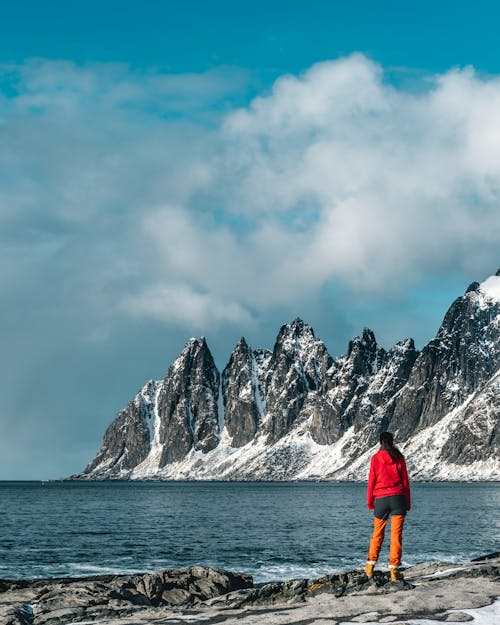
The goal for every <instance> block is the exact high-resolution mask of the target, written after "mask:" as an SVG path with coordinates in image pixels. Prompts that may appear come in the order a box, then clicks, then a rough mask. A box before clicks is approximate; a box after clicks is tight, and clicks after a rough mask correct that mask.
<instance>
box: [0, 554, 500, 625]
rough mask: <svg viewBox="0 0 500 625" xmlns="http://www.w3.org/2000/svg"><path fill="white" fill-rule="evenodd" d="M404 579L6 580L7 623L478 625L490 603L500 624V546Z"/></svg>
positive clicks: (1, 595) (0, 608)
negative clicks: (416, 624)
mask: <svg viewBox="0 0 500 625" xmlns="http://www.w3.org/2000/svg"><path fill="white" fill-rule="evenodd" d="M404 575H405V579H404V581H398V582H390V581H389V576H388V574H387V573H386V572H384V571H377V570H376V572H375V575H374V578H373V579H372V580H368V578H367V577H366V575H365V574H364V572H363V571H360V570H351V571H346V572H344V573H331V574H327V575H322V576H320V577H316V578H310V579H306V578H299V579H288V580H285V581H276V582H270V583H263V584H256V583H254V581H253V579H252V577H251V576H250V575H248V574H245V573H236V572H231V571H226V570H224V569H215V568H209V567H203V566H194V567H184V568H178V569H167V570H165V571H158V572H155V573H145V574H144V573H143V574H136V575H113V574H108V575H93V576H86V577H61V578H54V579H34V580H27V579H26V580H0V622H2V623H5V624H6V625H69V624H70V623H71V624H73V623H75V624H76V623H79V622H81V623H91V624H95V625H132V624H134V625H155V624H158V625H160V623H161V624H167V623H179V622H192V623H195V622H200V621H201V622H204V623H214V624H215V623H222V622H224V623H228V624H231V623H235V624H236V623H238V624H240V625H254V624H257V623H265V624H266V625H268V624H269V625H274V624H276V625H278V624H279V625H281V624H286V623H290V624H292V623H295V624H299V623H300V624H311V625H312V624H313V623H314V624H316V623H317V624H318V625H319V624H320V623H326V622H328V623H329V624H330V625H333V624H334V623H338V624H340V623H351V622H353V623H354V622H370V623H382V622H394V623H399V624H400V623H409V624H410V625H413V621H414V620H415V619H416V620H417V621H418V619H423V618H426V619H429V620H430V622H431V623H434V622H436V623H439V622H457V620H456V619H458V620H459V621H461V622H465V621H471V622H472V620H473V619H474V616H473V615H471V614H467V612H462V611H463V610H472V611H473V610H478V609H483V608H484V609H485V610H486V608H487V611H486V612H485V614H486V615H487V618H490V617H489V616H488V615H490V613H491V614H492V615H493V617H492V618H493V620H491V625H494V623H496V622H500V601H499V600H498V599H499V598H500V552H496V553H493V554H487V555H483V556H481V557H480V558H475V559H474V560H471V561H469V562H467V563H464V564H457V563H453V562H427V563H422V564H417V565H414V566H411V567H408V568H407V569H406V570H405V572H404ZM488 606H489V608H488ZM453 610H454V611H455V612H451V611H453ZM457 610H458V612H456V611H457ZM488 610H489V612H488ZM454 619H455V620H454ZM481 619H482V621H481V622H482V623H485V624H486V623H488V625H489V621H488V620H484V619H483V617H481Z"/></svg>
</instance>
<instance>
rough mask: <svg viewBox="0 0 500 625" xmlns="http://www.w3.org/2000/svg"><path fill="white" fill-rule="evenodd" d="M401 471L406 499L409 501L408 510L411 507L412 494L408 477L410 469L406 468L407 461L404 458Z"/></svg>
mask: <svg viewBox="0 0 500 625" xmlns="http://www.w3.org/2000/svg"><path fill="white" fill-rule="evenodd" d="M401 473H402V474H403V488H404V491H405V492H404V494H405V496H406V501H407V503H408V512H409V511H410V508H411V494H410V480H409V479H408V471H407V470H406V462H405V461H404V459H403V462H402V467H401Z"/></svg>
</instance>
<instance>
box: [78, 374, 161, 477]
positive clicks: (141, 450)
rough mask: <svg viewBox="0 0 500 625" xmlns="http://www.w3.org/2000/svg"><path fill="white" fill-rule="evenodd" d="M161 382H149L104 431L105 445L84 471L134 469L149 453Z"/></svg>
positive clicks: (103, 444) (103, 442)
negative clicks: (157, 393) (156, 399)
mask: <svg viewBox="0 0 500 625" xmlns="http://www.w3.org/2000/svg"><path fill="white" fill-rule="evenodd" d="M157 389H158V382H155V381H153V380H151V381H150V382H148V383H147V384H146V385H145V386H144V387H143V388H142V389H141V390H140V391H139V393H137V395H136V396H135V397H134V399H133V400H132V401H131V402H130V403H129V404H128V406H127V407H126V408H124V409H123V410H120V412H119V413H118V415H117V417H116V419H115V420H114V421H113V423H112V424H111V425H110V426H109V427H108V429H107V430H106V433H105V434H104V439H103V441H102V446H101V449H100V451H99V453H98V454H97V456H96V457H95V458H94V460H93V461H92V462H90V463H89V464H88V466H87V467H86V468H85V469H84V471H83V473H84V474H86V473H91V472H94V471H97V472H99V471H105V472H113V471H121V470H127V469H133V468H134V467H136V466H137V465H138V464H140V463H141V462H142V461H143V460H144V459H145V458H146V456H147V455H148V453H149V450H150V446H151V441H150V431H151V428H152V425H153V421H154V405H155V398H156V392H157Z"/></svg>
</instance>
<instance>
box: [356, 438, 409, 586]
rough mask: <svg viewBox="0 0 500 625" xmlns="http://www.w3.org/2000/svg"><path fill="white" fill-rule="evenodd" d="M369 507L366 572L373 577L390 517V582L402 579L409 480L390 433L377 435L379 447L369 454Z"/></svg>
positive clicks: (401, 457)
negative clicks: (369, 538)
mask: <svg viewBox="0 0 500 625" xmlns="http://www.w3.org/2000/svg"><path fill="white" fill-rule="evenodd" d="M367 503H368V509H369V510H373V511H374V518H373V534H372V537H371V541H370V548H369V550H368V559H367V562H366V566H365V573H366V575H367V576H368V577H369V578H372V577H373V569H374V568H375V564H376V563H377V560H378V557H379V554H380V549H381V547H382V543H383V541H384V534H385V526H386V525H387V520H388V518H389V516H390V517H391V546H390V552H389V571H390V574H391V581H397V580H399V579H403V576H402V574H401V572H400V571H399V567H400V566H401V556H402V552H403V524H404V521H405V517H406V513H407V512H408V511H409V510H410V506H411V498H410V483H409V481H408V472H407V470H406V462H405V459H404V456H403V454H402V453H401V452H400V451H399V449H397V447H395V446H394V437H393V435H392V434H391V433H390V432H382V433H381V434H380V449H379V451H378V452H377V453H376V454H374V455H373V456H372V459H371V462H370V475H369V477H368V491H367Z"/></svg>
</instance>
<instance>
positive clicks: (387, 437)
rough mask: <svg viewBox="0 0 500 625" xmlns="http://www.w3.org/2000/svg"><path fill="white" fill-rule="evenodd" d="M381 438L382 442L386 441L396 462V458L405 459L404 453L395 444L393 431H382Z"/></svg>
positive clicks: (387, 447)
mask: <svg viewBox="0 0 500 625" xmlns="http://www.w3.org/2000/svg"><path fill="white" fill-rule="evenodd" d="M379 439H380V443H381V444H382V443H385V448H386V449H387V451H388V452H389V454H390V456H391V458H392V459H393V460H394V462H396V460H401V459H404V456H403V454H402V453H401V452H400V451H399V449H398V448H397V447H396V446H395V445H394V435H393V434H392V433H391V432H381V433H380V437H379Z"/></svg>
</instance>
